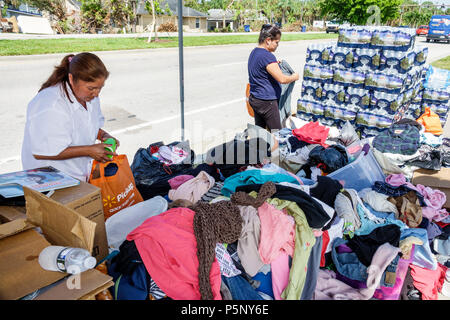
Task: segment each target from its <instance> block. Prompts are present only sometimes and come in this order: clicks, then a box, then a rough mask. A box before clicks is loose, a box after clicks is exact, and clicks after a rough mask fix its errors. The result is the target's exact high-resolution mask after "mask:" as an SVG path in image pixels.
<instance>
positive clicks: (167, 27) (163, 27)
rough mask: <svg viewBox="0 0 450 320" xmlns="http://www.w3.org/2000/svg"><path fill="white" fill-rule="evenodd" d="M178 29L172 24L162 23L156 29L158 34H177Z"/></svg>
mask: <svg viewBox="0 0 450 320" xmlns="http://www.w3.org/2000/svg"><path fill="white" fill-rule="evenodd" d="M177 31H178V28H177V26H176V25H175V24H174V23H173V22H166V23H162V24H160V25H159V27H158V32H177Z"/></svg>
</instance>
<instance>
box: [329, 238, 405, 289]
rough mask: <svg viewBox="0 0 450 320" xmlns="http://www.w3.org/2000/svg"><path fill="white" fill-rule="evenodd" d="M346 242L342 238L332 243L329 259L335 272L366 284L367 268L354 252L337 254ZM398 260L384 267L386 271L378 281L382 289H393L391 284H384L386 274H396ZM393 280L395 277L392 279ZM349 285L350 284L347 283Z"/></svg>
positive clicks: (397, 258) (395, 259) (396, 258)
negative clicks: (331, 260) (333, 265)
mask: <svg viewBox="0 0 450 320" xmlns="http://www.w3.org/2000/svg"><path fill="white" fill-rule="evenodd" d="M346 243H347V241H345V240H344V239H342V238H336V239H335V240H334V241H333V243H332V250H331V257H332V259H333V262H334V264H335V266H336V269H337V271H338V272H339V273H340V274H341V275H343V276H344V277H346V278H348V279H351V280H356V281H359V282H363V283H366V282H367V267H366V266H365V265H363V264H362V263H361V262H360V261H359V259H358V256H357V255H356V253H354V252H345V253H338V250H337V249H338V247H339V246H340V245H342V244H346ZM399 259H400V256H399V255H397V256H396V257H395V258H394V259H393V260H392V261H391V263H390V264H389V265H388V266H387V267H386V270H384V271H383V275H382V276H381V280H380V286H382V287H393V286H394V285H395V282H394V283H391V282H386V280H387V278H386V276H387V274H386V273H387V272H390V273H396V272H397V266H398V261H399ZM394 279H395V277H394ZM348 284H349V285H350V283H348Z"/></svg>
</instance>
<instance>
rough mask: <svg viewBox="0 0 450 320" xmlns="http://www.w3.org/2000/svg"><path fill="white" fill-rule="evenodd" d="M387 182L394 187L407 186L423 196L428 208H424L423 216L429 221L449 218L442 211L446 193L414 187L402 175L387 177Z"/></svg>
mask: <svg viewBox="0 0 450 320" xmlns="http://www.w3.org/2000/svg"><path fill="white" fill-rule="evenodd" d="M386 182H387V183H389V184H390V185H392V186H401V185H406V186H407V187H409V188H411V189H413V190H416V191H417V192H419V193H420V194H421V195H422V196H423V200H424V202H425V204H426V205H427V206H426V207H422V215H423V216H424V217H426V218H428V219H430V218H431V220H435V221H441V220H443V219H445V218H447V216H448V212H447V210H445V209H442V206H443V205H444V204H445V202H446V201H447V197H446V195H445V193H443V192H442V191H440V190H438V189H431V188H430V187H426V186H424V185H422V184H418V185H416V186H414V185H413V184H411V183H410V182H406V178H405V176H404V175H403V174H402V173H399V174H391V175H389V176H387V177H386Z"/></svg>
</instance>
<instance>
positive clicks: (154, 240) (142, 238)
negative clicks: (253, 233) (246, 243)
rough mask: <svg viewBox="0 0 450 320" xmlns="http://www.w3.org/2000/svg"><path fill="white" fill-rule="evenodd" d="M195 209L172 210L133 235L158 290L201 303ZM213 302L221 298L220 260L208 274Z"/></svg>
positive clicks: (149, 221) (144, 225)
mask: <svg viewBox="0 0 450 320" xmlns="http://www.w3.org/2000/svg"><path fill="white" fill-rule="evenodd" d="M194 215H195V212H194V211H193V210H190V209H187V208H172V209H170V210H168V211H166V212H163V213H161V214H159V215H157V216H153V217H151V218H148V219H147V220H145V221H144V223H142V224H141V225H140V226H139V227H137V228H136V229H134V230H133V231H132V232H130V233H129V234H128V236H127V240H129V241H131V240H134V242H135V244H136V248H137V250H138V251H139V254H140V256H141V258H142V261H143V262H144V265H145V268H146V269H147V271H148V273H149V274H150V276H151V277H152V279H153V280H154V281H155V283H156V284H157V285H158V287H159V288H160V289H161V290H162V291H163V292H164V293H165V294H166V295H167V296H168V297H170V298H172V299H174V300H200V299H201V295H200V288H199V281H198V266H199V263H198V258H197V240H196V238H195V235H194V226H193V222H194ZM209 280H210V283H211V290H212V293H213V297H214V300H222V296H221V295H220V284H221V278H220V266H219V263H218V261H217V259H216V258H215V259H214V262H213V263H212V265H211V271H210V274H209Z"/></svg>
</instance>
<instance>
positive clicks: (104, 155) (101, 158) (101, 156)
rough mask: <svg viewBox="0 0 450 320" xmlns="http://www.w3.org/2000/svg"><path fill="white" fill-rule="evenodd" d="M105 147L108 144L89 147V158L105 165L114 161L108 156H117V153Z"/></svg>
mask: <svg viewBox="0 0 450 320" xmlns="http://www.w3.org/2000/svg"><path fill="white" fill-rule="evenodd" d="M105 146H106V144H104V143H96V144H93V145H91V146H89V156H90V157H91V158H92V159H94V160H97V161H98V162H103V163H105V162H108V161H111V160H112V159H110V158H109V157H108V155H113V156H117V153H115V152H111V151H108V150H106V149H105Z"/></svg>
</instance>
